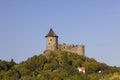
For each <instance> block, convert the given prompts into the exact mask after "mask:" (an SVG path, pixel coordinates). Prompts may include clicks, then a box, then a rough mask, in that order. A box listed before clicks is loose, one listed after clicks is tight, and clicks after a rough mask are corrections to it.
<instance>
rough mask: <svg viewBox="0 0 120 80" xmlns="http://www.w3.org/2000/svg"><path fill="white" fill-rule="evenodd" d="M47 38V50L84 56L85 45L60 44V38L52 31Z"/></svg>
mask: <svg viewBox="0 0 120 80" xmlns="http://www.w3.org/2000/svg"><path fill="white" fill-rule="evenodd" d="M45 37H46V50H57V49H59V50H63V51H68V52H73V53H77V54H79V55H82V56H84V54H85V53H84V45H74V44H65V43H63V44H58V36H57V35H56V34H55V32H54V31H53V30H52V28H51V29H50V31H49V32H48V34H47V35H46V36H45Z"/></svg>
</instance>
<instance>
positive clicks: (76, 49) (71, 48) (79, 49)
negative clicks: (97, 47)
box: [58, 43, 84, 56]
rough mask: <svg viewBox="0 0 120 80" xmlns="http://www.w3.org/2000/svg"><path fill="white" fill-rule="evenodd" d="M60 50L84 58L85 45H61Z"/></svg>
mask: <svg viewBox="0 0 120 80" xmlns="http://www.w3.org/2000/svg"><path fill="white" fill-rule="evenodd" d="M58 49H60V50H63V51H68V52H73V53H77V54H79V55H82V56H84V45H74V44H66V43H63V44H59V45H58Z"/></svg>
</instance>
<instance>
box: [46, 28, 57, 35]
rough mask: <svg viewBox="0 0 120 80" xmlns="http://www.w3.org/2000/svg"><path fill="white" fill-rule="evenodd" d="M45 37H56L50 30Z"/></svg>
mask: <svg viewBox="0 0 120 80" xmlns="http://www.w3.org/2000/svg"><path fill="white" fill-rule="evenodd" d="M45 37H58V36H57V35H56V34H55V32H54V31H53V30H52V28H50V31H49V33H48V34H47V35H46V36H45Z"/></svg>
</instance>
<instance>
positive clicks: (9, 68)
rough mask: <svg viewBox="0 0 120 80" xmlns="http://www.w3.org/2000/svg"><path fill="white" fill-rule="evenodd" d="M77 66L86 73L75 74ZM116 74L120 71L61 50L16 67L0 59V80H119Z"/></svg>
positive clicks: (46, 52) (42, 55)
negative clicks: (99, 71)
mask: <svg viewBox="0 0 120 80" xmlns="http://www.w3.org/2000/svg"><path fill="white" fill-rule="evenodd" d="M80 66H83V67H85V68H86V73H85V74H83V73H79V72H78V70H77V67H80ZM98 69H100V70H101V71H102V73H98V72H97V70H98ZM116 72H117V73H116ZM119 75H120V68H117V67H111V66H108V65H106V64H104V63H100V62H97V61H96V60H95V59H93V58H88V57H85V56H80V55H77V54H74V53H70V52H66V51H60V50H56V51H44V53H43V54H40V55H38V56H37V55H35V56H33V57H31V58H28V60H26V61H24V62H21V63H19V64H16V63H15V62H14V60H13V59H11V61H10V62H8V61H2V60H0V80H119V79H120V77H119ZM93 76H94V77H93Z"/></svg>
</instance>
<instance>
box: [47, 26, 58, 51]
mask: <svg viewBox="0 0 120 80" xmlns="http://www.w3.org/2000/svg"><path fill="white" fill-rule="evenodd" d="M45 37H46V50H56V49H58V36H57V35H56V34H55V33H54V31H53V30H52V28H51V29H50V31H49V33H48V34H47V35H46V36H45Z"/></svg>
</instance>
